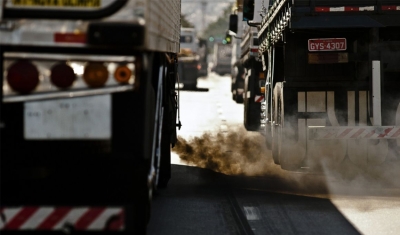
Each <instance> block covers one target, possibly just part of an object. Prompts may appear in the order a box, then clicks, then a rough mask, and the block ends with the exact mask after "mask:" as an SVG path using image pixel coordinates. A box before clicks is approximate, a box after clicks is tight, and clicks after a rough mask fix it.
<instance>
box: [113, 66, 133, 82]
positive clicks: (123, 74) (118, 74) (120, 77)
mask: <svg viewBox="0 0 400 235" xmlns="http://www.w3.org/2000/svg"><path fill="white" fill-rule="evenodd" d="M131 76H132V71H131V70H130V69H129V68H128V67H127V66H126V65H121V66H118V68H117V69H116V70H115V72H114V78H115V80H116V81H117V82H119V83H128V82H129V79H130V78H131Z"/></svg>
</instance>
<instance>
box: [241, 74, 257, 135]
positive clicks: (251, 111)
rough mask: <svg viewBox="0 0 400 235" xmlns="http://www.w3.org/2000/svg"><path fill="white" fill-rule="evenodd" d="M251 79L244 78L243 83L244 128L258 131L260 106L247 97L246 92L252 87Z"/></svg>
mask: <svg viewBox="0 0 400 235" xmlns="http://www.w3.org/2000/svg"><path fill="white" fill-rule="evenodd" d="M251 79H252V77H249V76H246V79H245V83H244V92H243V94H244V101H243V103H244V127H245V128H246V130H248V131H258V130H259V128H260V119H261V117H260V111H261V108H260V104H259V103H256V102H255V101H254V99H253V98H251V97H248V91H250V89H251V88H252V87H253V83H252V81H251Z"/></svg>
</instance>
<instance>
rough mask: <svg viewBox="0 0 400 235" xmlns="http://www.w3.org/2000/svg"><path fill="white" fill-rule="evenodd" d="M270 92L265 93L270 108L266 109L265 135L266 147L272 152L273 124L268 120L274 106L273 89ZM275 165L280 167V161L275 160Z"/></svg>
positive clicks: (269, 89)
mask: <svg viewBox="0 0 400 235" xmlns="http://www.w3.org/2000/svg"><path fill="white" fill-rule="evenodd" d="M267 89H268V91H267V92H266V93H265V99H266V100H268V101H269V102H268V103H269V105H268V107H266V110H265V115H266V117H265V121H266V122H265V129H264V134H265V145H266V146H267V149H269V150H271V146H272V122H271V120H268V122H267V118H268V119H269V118H270V117H271V108H270V106H271V105H272V103H271V98H270V94H271V88H269V87H268V88H267ZM273 160H274V163H275V164H277V165H279V161H278V159H273Z"/></svg>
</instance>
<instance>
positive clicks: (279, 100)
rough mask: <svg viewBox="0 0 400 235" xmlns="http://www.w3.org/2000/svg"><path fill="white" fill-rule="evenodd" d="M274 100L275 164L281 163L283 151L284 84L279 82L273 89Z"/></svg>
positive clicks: (273, 147)
mask: <svg viewBox="0 0 400 235" xmlns="http://www.w3.org/2000/svg"><path fill="white" fill-rule="evenodd" d="M273 92H274V93H273V100H272V112H273V113H272V123H271V131H272V144H271V150H272V159H273V160H274V162H275V163H280V157H281V150H282V134H283V133H282V131H283V125H284V123H283V121H284V118H283V117H284V106H283V105H284V103H283V91H282V83H280V82H277V83H276V84H275V87H274V89H273Z"/></svg>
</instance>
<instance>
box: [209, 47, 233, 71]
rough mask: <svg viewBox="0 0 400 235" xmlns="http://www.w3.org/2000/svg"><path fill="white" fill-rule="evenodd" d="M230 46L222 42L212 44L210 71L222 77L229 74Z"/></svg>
mask: <svg viewBox="0 0 400 235" xmlns="http://www.w3.org/2000/svg"><path fill="white" fill-rule="evenodd" d="M231 57H232V46H231V45H230V44H226V43H225V44H224V43H222V42H217V43H214V54H213V63H214V64H213V68H212V71H214V72H216V73H217V74H219V75H221V76H223V75H225V74H229V73H230V72H231Z"/></svg>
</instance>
